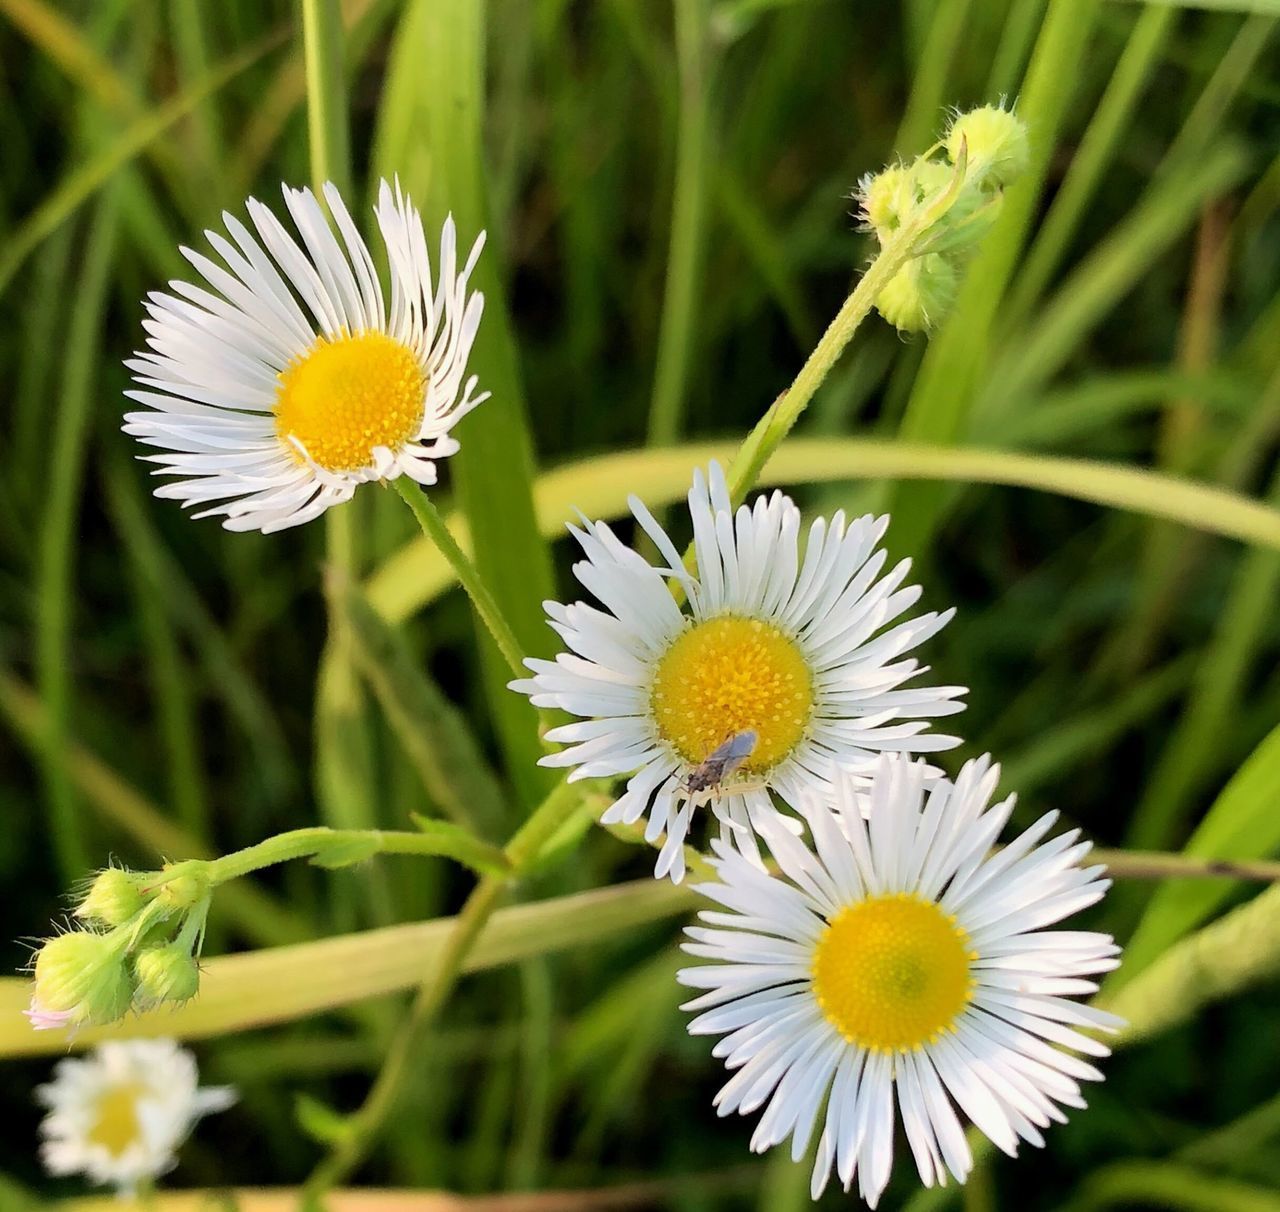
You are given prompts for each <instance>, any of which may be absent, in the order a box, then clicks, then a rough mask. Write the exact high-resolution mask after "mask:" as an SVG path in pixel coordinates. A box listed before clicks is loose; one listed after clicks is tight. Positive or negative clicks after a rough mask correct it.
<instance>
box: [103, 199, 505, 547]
mask: <svg viewBox="0 0 1280 1212" xmlns="http://www.w3.org/2000/svg"><path fill="white" fill-rule="evenodd" d="M324 197H325V201H326V203H327V204H328V209H329V213H330V215H332V218H333V221H334V224H336V226H337V234H335V232H334V230H333V228H332V227H331V226H330V223H329V220H328V219H327V218H326V217H325V214H324V211H323V210H322V209H321V207H320V204H319V202H318V201H317V200H316V198H315V196H314V195H313V194H312V193H311V191H310V190H308V189H303V190H295V189H289V188H288V187H285V189H284V200H285V205H286V206H287V207H288V210H289V213H290V215H291V216H292V218H293V221H294V223H295V225H296V226H297V229H298V232H299V234H300V235H301V238H302V244H301V245H299V243H298V241H297V240H296V239H295V238H294V237H293V236H292V235H290V234H289V232H288V231H287V230H286V229H285V227H284V225H283V224H282V223H281V222H280V220H279V219H277V218H276V216H275V215H274V214H272V212H271V211H270V210H268V209H267V207H265V206H264V205H263V204H262V203H260V202H258V201H256V200H255V199H252V198H250V199H249V201H248V203H247V207H248V211H249V218H250V219H251V221H252V223H253V226H254V228H255V229H256V235H255V234H254V232H251V231H250V230H249V229H248V228H247V227H246V226H245V225H244V224H243V223H241V222H240V220H238V219H237V218H235V217H234V216H233V215H231V214H227V213H224V214H223V222H224V224H225V226H226V229H227V232H228V233H229V234H230V236H231V239H230V240H228V239H227V238H226V237H224V236H222V235H220V234H219V233H217V232H212V231H210V232H206V233H205V234H206V236H207V238H208V240H209V243H210V244H211V245H212V246H213V248H214V250H215V252H216V253H217V254H218V255H219V256H220V257H221V258H222V261H223V262H224V263H225V265H223V264H219V263H218V262H217V261H215V260H213V259H211V258H209V257H206V256H204V255H203V254H201V253H197V252H194V251H192V250H191V249H183V250H182V251H183V255H184V256H185V257H186V258H187V260H188V261H190V262H191V264H192V265H193V266H194V267H195V268H196V270H197V271H198V272H199V274H200V276H201V277H202V278H203V279H204V280H205V282H206V283H207V284H208V286H209V287H211V288H212V289H206V288H205V287H203V286H197V285H192V284H190V283H187V282H172V283H170V287H171V289H172V291H173V293H172V294H162V293H159V292H154V293H152V294H151V295H149V296H148V299H147V303H146V309H147V317H148V318H147V319H146V320H145V321H144V322H143V327H144V328H145V329H146V331H147V346H148V348H147V349H146V350H144V351H139V353H138V354H137V355H136V356H135V357H134V358H132V359H130V360H129V361H128V362H127V363H126V365H127V366H128V368H129V369H130V371H132V372H133V376H134V379H135V381H136V382H137V384H138V387H137V388H136V389H135V390H132V391H129V392H127V393H126V394H127V395H129V396H130V397H131V398H132V399H134V400H136V401H138V402H139V403H140V404H143V405H146V408H145V409H144V410H142V411H138V412H131V413H128V414H127V415H126V416H125V425H124V428H125V432H127V433H131V434H133V435H135V436H136V437H138V438H140V439H141V440H142V441H143V442H144V443H146V444H147V445H149V446H156V447H159V448H160V449H161V450H162V451H164V453H163V454H157V455H151V456H149V458H150V460H151V461H152V462H154V463H156V464H158V465H159V470H158V471H157V473H156V474H158V475H164V476H173V477H176V478H175V479H174V480H172V481H171V482H169V483H166V484H164V485H163V486H162V487H160V488H159V489H157V490H156V495H157V496H161V497H174V498H176V499H178V500H179V501H182V502H183V503H184V504H185V505H188V506H191V505H199V506H204V507H206V508H204V509H203V512H202V513H200V514H198V515H196V516H200V517H203V516H205V515H207V514H221V515H223V516H224V522H223V524H224V525H225V526H226V527H227V528H228V529H230V530H262V531H273V530H280V529H283V528H284V527H287V526H295V525H298V524H299V523H302V522H306V521H309V520H310V519H311V518H314V517H316V516H318V515H319V514H321V513H323V512H324V511H325V510H326V509H328V508H329V507H330V506H331V505H337V504H340V503H342V502H344V501H347V500H349V499H350V498H351V496H352V494H353V493H354V492H355V490H356V488H357V486H358V485H360V484H361V483H364V482H366V481H369V480H386V479H394V478H395V477H397V476H399V475H401V474H404V475H408V476H410V477H412V478H413V479H415V480H417V481H418V482H419V483H420V484H434V483H435V481H436V460H438V459H442V458H445V457H446V456H448V455H451V454H453V453H454V452H455V451H456V450H457V449H458V443H457V441H456V439H454V438H453V437H452V436H451V434H450V431H451V430H452V428H453V426H454V425H455V424H456V423H457V422H458V420H459V419H460V418H461V417H462V416H463V415H464V414H466V413H467V412H469V411H470V410H471V409H472V408H474V407H475V406H476V405H477V404H479V403H481V401H483V400H484V399H485V398H486V395H487V393H482V394H479V395H477V394H476V391H475V388H476V379H475V377H474V376H472V377H471V378H469V379H466V380H465V382H464V376H465V373H466V364H467V357H468V355H469V354H470V351H471V343H472V341H473V340H474V339H475V335H476V330H477V328H478V327H479V324H480V313H481V310H482V308H483V298H482V296H481V295H480V294H479V293H477V292H475V291H469V290H468V280H469V278H470V276H471V272H472V270H473V268H474V266H475V263H476V258H477V257H478V256H479V254H480V249H481V247H482V246H483V243H484V237H483V236H481V237H480V238H479V239H478V240H477V241H476V242H475V245H474V246H473V247H472V249H471V253H470V255H469V256H468V257H467V260H466V263H465V264H464V266H463V267H462V270H461V272H459V271H458V267H457V248H456V234H455V230H454V225H453V220H452V219H449V220H447V221H446V222H445V225H444V231H443V233H442V235H441V238H440V259H439V261H438V263H437V264H436V266H435V270H436V275H435V277H434V279H433V275H432V266H431V258H430V256H429V254H428V252H427V243H426V238H425V235H424V233H423V229H422V220H421V219H420V217H419V215H418V212H417V211H416V210H415V209H414V207H413V205H412V203H411V202H410V201H409V200H408V198H406V197H405V196H404V195H403V194H402V193H401V192H400V188H399V186H398V185H397V186H396V187H395V189H394V191H393V189H392V187H391V186H390V185H388V184H387V183H386V182H385V181H384V182H383V183H382V186H381V189H380V191H379V194H378V205H377V207H376V208H375V210H374V214H375V216H376V218H377V222H378V228H379V231H380V232H381V235H382V240H383V243H384V244H385V246H386V251H387V259H388V262H389V264H390V270H391V299H390V306H389V307H388V305H387V302H386V300H385V297H384V290H383V287H382V284H381V283H380V281H379V278H378V274H377V271H376V270H375V268H374V262H373V257H372V255H371V253H370V251H369V248H368V246H367V245H366V244H365V242H364V240H363V239H362V238H361V237H360V235H359V233H358V232H357V231H356V228H355V224H354V223H353V222H352V219H351V216H350V214H349V213H348V211H347V208H346V205H345V204H344V203H343V201H342V198H341V196H340V195H339V193H338V191H337V189H336V188H335V187H334V186H333V185H326V186H325V188H324Z"/></svg>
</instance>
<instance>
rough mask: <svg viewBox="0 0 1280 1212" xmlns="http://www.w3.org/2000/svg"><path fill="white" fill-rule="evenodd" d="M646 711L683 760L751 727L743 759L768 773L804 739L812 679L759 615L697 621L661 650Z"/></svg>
mask: <svg viewBox="0 0 1280 1212" xmlns="http://www.w3.org/2000/svg"><path fill="white" fill-rule="evenodd" d="M649 705H650V710H651V711H652V712H653V717H654V720H655V722H656V723H657V725H658V733H659V735H660V736H661V737H662V738H663V739H664V740H665V741H667V742H668V743H669V744H670V745H672V746H673V747H674V748H675V750H676V752H677V753H679V754H680V756H681V757H682V758H684V760H685V761H686V762H691V763H695V764H696V763H699V762H704V761H706V759H707V756H708V755H709V754H710V753H711V752H712V751H713V750H714V749H715V748H716V747H717V746H718V745H721V744H722V743H723V742H724V741H725V740H726V739H728V738H729V737H730V736H732V735H734V734H735V733H738V732H743V731H745V730H746V729H752V730H753V731H754V732H755V734H756V746H755V749H754V751H753V752H752V754H751V756H750V758H748V759H747V761H746V762H745V763H744V764H743V767H742V768H743V769H744V770H745V771H747V772H749V773H760V772H762V771H765V770H769V769H770V768H771V767H773V766H776V765H777V764H778V763H779V762H780V761H782V760H783V758H785V757H786V756H787V755H788V754H789V753H790V752H791V751H792V750H793V749H794V748H795V747H796V745H797V744H798V743H799V741H800V738H801V737H802V736H804V730H805V727H806V725H807V724H808V723H809V716H810V715H811V714H812V712H813V678H812V676H811V675H810V673H809V666H808V664H807V663H806V661H805V659H804V657H803V655H802V654H801V652H800V649H799V648H798V647H797V646H796V643H795V641H794V640H792V639H790V638H788V637H787V636H786V635H784V634H783V633H782V632H781V631H780V630H779V629H778V628H777V627H774V626H773V625H772V624H770V623H763V622H761V621H760V620H759V619H743V618H735V617H731V616H728V617H723V618H718V619H710V620H708V621H707V622H705V623H698V624H696V625H695V626H693V627H691V628H690V629H689V630H688V631H686V632H683V633H682V634H681V635H680V637H679V638H678V639H677V640H676V641H675V643H674V644H672V645H671V647H670V648H668V649H667V651H666V652H665V653H664V654H663V655H662V659H661V660H660V661H659V662H658V668H657V672H656V674H655V675H654V679H653V689H652V691H651V692H650V699H649Z"/></svg>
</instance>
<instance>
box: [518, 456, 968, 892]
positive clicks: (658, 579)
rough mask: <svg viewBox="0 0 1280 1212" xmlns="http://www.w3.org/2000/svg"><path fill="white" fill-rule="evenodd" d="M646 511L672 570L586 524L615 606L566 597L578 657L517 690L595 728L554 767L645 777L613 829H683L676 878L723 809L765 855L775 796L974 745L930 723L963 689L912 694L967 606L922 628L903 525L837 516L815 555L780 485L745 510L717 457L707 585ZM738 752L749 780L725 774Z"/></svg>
mask: <svg viewBox="0 0 1280 1212" xmlns="http://www.w3.org/2000/svg"><path fill="white" fill-rule="evenodd" d="M630 505H631V510H632V512H633V513H634V514H635V516H636V520H637V521H638V522H639V524H640V526H641V528H642V529H643V530H644V531H645V533H647V534H648V535H649V537H650V538H651V539H652V540H653V542H654V544H655V546H656V547H657V549H658V551H659V552H660V553H661V556H662V558H663V559H664V560H665V562H666V563H665V565H661V566H657V567H655V566H654V565H652V564H650V563H649V562H648V561H646V560H645V559H644V558H643V557H642V556H640V555H639V554H637V553H636V552H635V551H633V550H631V549H630V548H628V547H626V546H624V545H623V544H622V543H621V542H620V541H619V539H618V538H617V537H616V536H615V535H614V533H613V532H612V530H610V528H609V527H608V526H607V525H605V524H604V523H603V522H596V523H592V522H586V521H584V522H583V524H582V526H581V527H573V528H571V529H572V530H573V534H574V537H575V538H576V539H577V540H578V542H579V543H580V544H581V545H582V549H583V551H584V552H585V553H586V556H587V558H586V560H585V561H583V562H581V563H579V564H577V565H575V566H574V573H575V575H576V576H577V578H578V580H579V581H581V582H582V584H583V585H585V586H586V587H587V589H589V590H590V591H591V592H592V593H593V594H594V595H595V596H596V597H597V598H598V599H599V600H600V602H601V603H603V605H604V607H605V609H603V610H601V609H599V608H597V607H595V606H590V605H588V604H586V603H585V602H576V603H574V604H573V605H570V606H562V605H560V604H559V603H554V602H553V603H548V605H547V609H548V611H549V613H550V617H551V625H552V627H554V628H555V630H556V631H557V632H559V633H560V635H561V636H562V637H563V638H564V641H565V643H566V644H567V645H568V648H569V651H568V652H565V653H562V654H561V655H560V656H559V657H557V659H556V660H555V661H542V660H529V661H527V662H526V664H527V665H528V666H529V668H530V669H531V670H532V671H533V675H534V676H533V677H531V678H525V679H522V680H520V681H516V682H513V683H512V684H511V685H512V688H513V689H516V690H519V691H522V692H523V693H525V694H528V695H529V696H530V697H531V698H532V699H533V701H534V703H536V704H538V705H539V706H547V707H557V708H560V709H562V710H564V711H568V712H570V713H571V714H573V715H576V716H579V717H580V718H581V722H580V723H573V724H567V725H564V726H562V727H559V728H555V729H553V730H551V732H549V733H548V737H549V739H550V740H553V741H560V742H564V743H566V744H567V746H568V747H567V748H566V749H564V750H562V751H561V752H559V753H555V754H552V755H550V756H548V757H546V758H543V762H544V764H546V765H551V766H574V767H576V770H575V771H574V773H573V774H572V775H571V776H570V777H571V778H572V779H580V778H595V777H604V776H610V775H619V774H629V775H631V776H632V777H631V779H630V781H629V782H628V784H627V789H626V792H625V793H624V794H623V795H622V796H621V797H620V798H619V799H618V800H617V801H616V802H615V803H614V804H613V805H612V806H611V807H610V808H609V809H608V810H607V811H606V812H605V814H604V817H603V820H604V822H605V823H614V822H620V823H622V824H632V823H634V822H636V821H638V820H639V819H640V818H641V817H642V816H644V815H645V814H646V813H647V814H648V825H647V829H646V837H647V839H648V840H649V841H650V842H654V841H656V840H657V838H658V837H659V835H660V834H661V833H662V832H663V831H664V830H665V831H666V835H667V837H666V842H665V844H664V846H663V848H662V851H661V854H660V855H659V858H658V864H657V874H658V875H660V876H661V875H665V874H670V875H671V877H672V879H674V880H677V881H678V880H679V879H681V878H682V876H683V872H684V856H683V851H682V846H683V842H684V838H685V835H686V833H687V831H688V828H689V822H690V818H691V816H692V813H693V811H694V809H695V808H696V806H697V805H698V804H699V803H701V802H705V801H706V800H707V799H708V798H710V799H711V802H712V803H713V805H714V810H715V811H716V813H717V814H718V815H719V816H720V818H721V820H722V821H723V822H725V823H726V828H727V830H728V832H729V833H730V834H731V835H732V836H733V837H734V838H735V839H736V841H737V842H738V844H739V845H741V846H743V847H746V848H747V849H748V850H750V849H751V848H752V847H753V846H754V843H753V841H752V838H751V832H750V823H751V821H752V820H753V819H754V818H755V817H756V816H758V815H760V814H762V813H763V814H770V813H772V811H773V809H772V800H771V799H770V795H769V792H770V791H777V792H778V793H779V794H780V795H781V796H782V797H783V798H784V799H787V800H788V801H790V802H792V803H794V802H796V800H797V797H799V796H801V795H803V794H804V793H805V792H806V791H808V790H811V789H813V788H815V787H816V788H819V789H821V788H824V787H825V785H826V784H825V780H826V779H827V778H828V776H829V774H830V772H831V771H832V769H833V768H834V767H835V766H836V765H837V764H839V765H843V766H853V767H861V768H862V769H863V771H864V772H865V771H867V770H869V768H870V764H871V763H872V761H873V759H874V757H875V755H876V754H878V753H880V752H882V751H886V750H887V751H893V752H909V753H913V752H914V753H919V752H927V751H932V750H938V749H946V748H950V747H951V746H952V745H955V744H956V743H957V741H956V740H955V738H954V737H949V736H939V735H936V734H932V733H926V731H925V730H926V729H927V727H928V723H927V721H928V720H929V719H930V718H931V717H934V716H943V715H950V714H952V713H954V712H957V711H960V710H961V709H962V706H963V704H961V703H958V702H957V701H956V698H957V696H958V695H960V694H962V693H963V689H962V688H961V687H956V686H943V687H936V686H924V687H906V683H907V682H909V681H911V680H912V679H913V678H915V677H916V676H918V675H919V674H921V673H923V672H925V670H924V669H923V668H921V666H920V665H919V664H918V663H917V662H916V661H915V660H914V659H911V658H908V657H906V656H905V654H906V653H908V652H909V651H910V650H911V649H913V648H915V647H916V646H917V645H918V644H920V643H921V642H922V641H924V640H925V639H927V638H928V637H929V636H931V635H933V634H934V633H935V632H936V631H938V630H939V629H940V628H941V627H942V626H943V625H944V624H945V623H946V622H947V621H948V619H950V617H951V614H952V612H951V611H945V612H943V613H941V614H937V613H928V614H923V615H919V616H916V617H905V618H904V616H905V615H906V614H907V612H908V611H909V610H910V609H911V607H912V606H913V605H914V604H915V603H916V601H917V600H918V599H919V597H920V590H919V588H918V587H916V586H904V584H903V582H904V581H905V579H906V576H907V572H908V570H909V568H910V561H908V560H904V561H902V562H901V563H899V564H898V565H897V566H895V567H894V568H892V569H890V570H889V571H888V572H885V571H884V566H885V562H886V555H885V552H884V551H883V550H881V549H880V548H879V542H880V539H881V537H882V536H883V534H884V531H885V527H886V526H887V525H888V518H872V517H870V516H867V517H863V518H858V519H857V520H856V521H853V522H851V523H846V521H845V518H844V515H843V514H840V513H837V514H836V515H835V516H834V517H833V518H831V519H830V520H827V519H825V518H819V519H818V520H817V521H815V522H814V523H813V525H812V526H811V527H810V530H809V535H808V542H807V544H806V545H805V546H804V548H803V551H802V548H801V541H800V511H799V510H798V509H797V508H796V506H795V504H794V503H793V502H792V501H791V500H790V499H789V498H788V497H786V496H784V495H783V494H782V493H780V492H775V493H773V494H772V495H771V496H768V497H763V496H762V497H760V498H758V499H757V500H756V502H755V504H754V506H753V507H751V508H748V507H746V506H745V505H744V506H742V507H741V508H739V509H738V510H737V511H736V512H735V511H734V510H733V508H732V506H731V504H730V501H729V492H728V488H727V487H726V485H725V479H724V473H723V472H722V471H721V470H720V467H719V465H717V464H715V463H713V464H712V465H711V468H710V472H709V474H708V475H703V473H702V472H701V471H698V472H696V473H695V475H694V480H693V488H692V490H691V491H690V493H689V511H690V513H691V515H692V519H693V536H694V548H695V552H696V557H697V564H696V567H697V573H696V575H690V574H689V573H687V572H686V571H685V569H684V567H683V565H682V563H681V560H680V557H679V554H678V553H677V551H676V548H675V545H674V544H673V543H672V541H671V539H670V538H669V537H668V536H667V534H666V532H665V531H664V530H663V529H662V527H661V526H659V525H658V523H657V521H656V520H655V519H654V517H653V515H652V514H651V513H650V512H649V511H648V510H647V509H646V508H645V506H644V505H643V504H642V503H641V502H640V501H639V500H637V499H635V498H632V499H631V502H630ZM670 578H675V579H676V580H678V581H679V582H680V584H681V585H682V587H683V589H684V591H685V594H686V596H687V601H688V606H687V608H682V607H681V605H680V602H679V600H678V599H677V598H676V597H675V596H673V594H672V592H671V590H670V588H669V587H668V581H669V579H670ZM730 751H733V752H732V753H731V752H730ZM744 754H745V756H744ZM727 757H732V758H733V761H734V762H735V763H736V772H735V773H734V774H733V776H732V778H723V779H722V778H721V777H720V775H721V773H722V766H721V758H727ZM723 770H724V771H727V770H728V765H727V764H726V765H725V766H724V767H723ZM708 783H709V784H710V785H709V786H708Z"/></svg>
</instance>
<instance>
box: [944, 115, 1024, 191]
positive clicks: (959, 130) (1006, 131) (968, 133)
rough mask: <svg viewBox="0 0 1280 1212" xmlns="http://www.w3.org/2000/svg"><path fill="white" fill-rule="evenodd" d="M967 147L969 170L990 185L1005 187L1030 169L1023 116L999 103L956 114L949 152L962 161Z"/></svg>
mask: <svg viewBox="0 0 1280 1212" xmlns="http://www.w3.org/2000/svg"><path fill="white" fill-rule="evenodd" d="M961 144H963V145H964V147H965V154H966V157H967V163H968V173H969V174H970V175H971V176H973V177H974V178H975V179H976V180H977V181H978V183H979V184H980V185H981V186H983V187H987V188H993V189H1003V188H1004V187H1005V186H1007V185H1009V184H1011V183H1012V182H1013V181H1014V180H1015V179H1016V178H1018V177H1020V176H1021V175H1022V174H1023V173H1024V172H1026V170H1027V164H1028V163H1029V161H1030V159H1031V148H1030V145H1029V143H1028V142H1027V127H1026V124H1025V123H1024V122H1023V121H1022V119H1021V118H1019V117H1017V115H1016V114H1013V113H1011V112H1010V111H1009V110H1007V109H1003V108H1002V107H1001V106H998V105H984V106H982V107H981V108H979V109H972V110H970V111H969V112H968V113H967V114H957V115H956V117H955V119H954V120H953V121H952V123H951V128H950V130H948V131H947V155H949V156H950V157H951V160H952V162H953V163H959V159H960V147H961Z"/></svg>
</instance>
